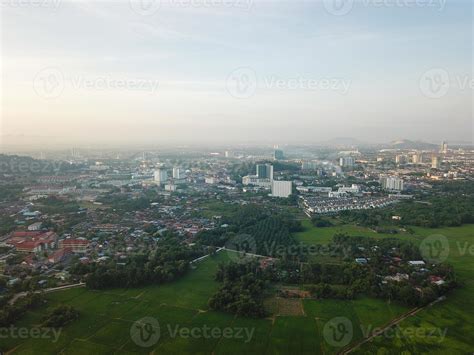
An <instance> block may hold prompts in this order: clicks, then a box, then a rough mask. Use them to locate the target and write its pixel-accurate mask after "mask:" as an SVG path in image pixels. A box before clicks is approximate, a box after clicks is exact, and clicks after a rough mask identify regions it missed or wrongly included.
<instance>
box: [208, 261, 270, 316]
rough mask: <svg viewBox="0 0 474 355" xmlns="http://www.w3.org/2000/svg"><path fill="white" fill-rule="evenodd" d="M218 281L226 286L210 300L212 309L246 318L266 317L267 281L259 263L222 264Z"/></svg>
mask: <svg viewBox="0 0 474 355" xmlns="http://www.w3.org/2000/svg"><path fill="white" fill-rule="evenodd" d="M216 280H217V281H220V282H223V283H224V285H223V286H222V287H221V288H220V289H219V290H218V291H217V293H216V294H214V295H213V296H212V297H211V299H210V300H209V307H210V308H211V309H213V310H219V311H223V312H229V313H233V314H237V315H239V316H246V317H255V318H258V317H264V316H265V310H264V306H263V297H264V296H263V295H264V290H265V281H264V280H263V278H262V275H261V272H260V269H259V266H258V263H257V262H249V263H244V264H240V263H229V264H220V265H219V268H218V271H217V274H216Z"/></svg>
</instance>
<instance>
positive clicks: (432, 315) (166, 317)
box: [0, 222, 474, 354]
mask: <svg viewBox="0 0 474 355" xmlns="http://www.w3.org/2000/svg"><path fill="white" fill-rule="evenodd" d="M305 226H306V227H307V228H308V229H307V230H305V231H304V232H302V233H299V234H298V236H297V237H298V239H299V240H304V241H307V242H308V243H316V240H317V241H318V242H320V243H327V242H328V241H329V240H330V237H332V234H334V232H335V231H336V230H338V229H341V228H343V229H344V230H346V232H347V233H349V234H352V235H369V236H372V235H373V236H379V237H384V236H383V235H380V234H375V233H373V232H370V233H369V232H367V231H366V230H365V231H364V230H363V229H362V230H360V229H359V228H358V227H351V226H338V227H331V228H318V229H315V228H310V227H309V224H308V223H307V222H305ZM414 229H415V234H414V235H406V236H405V235H396V236H397V237H402V238H410V239H413V240H414V241H416V242H420V241H421V240H422V239H423V237H424V236H427V235H430V234H434V233H437V234H443V235H445V236H447V237H448V239H449V241H450V246H451V253H450V257H449V261H450V262H452V263H453V264H454V265H455V268H456V271H457V273H458V275H459V277H460V278H461V280H462V281H464V282H465V284H466V285H465V287H464V288H463V289H460V290H456V291H455V292H453V293H452V294H450V295H449V296H448V299H447V300H446V301H444V302H442V303H439V304H437V305H435V306H433V307H432V308H430V309H427V310H425V311H422V312H420V313H419V314H417V316H415V317H413V318H410V319H408V320H406V321H404V322H403V323H402V326H403V327H405V328H413V327H422V328H423V327H425V328H428V327H431V328H432V327H447V328H448V331H447V334H446V338H445V340H444V341H443V342H442V343H439V342H436V339H434V338H429V339H427V338H426V337H425V338H422V337H416V336H415V337H407V338H403V339H397V338H394V339H386V338H380V339H375V340H374V341H373V342H372V343H368V344H366V345H363V346H362V347H361V348H359V349H357V350H356V352H357V353H360V354H366V353H377V352H379V353H381V354H383V353H394V354H395V353H397V354H398V353H402V352H403V351H405V352H406V353H423V352H430V353H450V354H453V353H454V354H456V353H459V354H462V353H466V352H468V351H470V352H472V350H473V344H474V341H473V340H472V334H473V331H474V329H473V328H474V321H473V320H474V316H473V312H474V289H473V286H474V284H473V283H472V270H473V267H474V264H473V257H474V256H473V255H469V254H467V255H466V254H463V253H462V248H463V247H464V244H463V243H465V242H467V243H472V242H473V241H474V236H473V234H474V233H473V231H474V228H473V226H463V227H460V228H444V229H436V230H429V229H423V228H414ZM322 230H324V231H323V232H322V233H321V231H322ZM331 230H332V231H331ZM457 242H459V243H460V244H457ZM227 259H228V256H227V255H226V254H225V253H219V254H218V255H217V256H216V257H214V258H211V259H205V260H204V261H203V262H201V263H200V264H199V265H198V267H197V269H196V270H192V271H191V272H189V273H188V274H187V275H186V276H185V277H183V278H182V279H180V280H178V281H176V282H173V283H170V284H165V285H160V286H152V287H151V286H150V287H145V288H139V289H114V290H107V291H91V290H86V289H70V290H67V291H62V292H57V293H51V294H48V295H47V299H48V303H47V305H45V306H44V307H43V308H41V309H38V310H36V311H34V312H28V313H27V314H26V316H25V317H24V318H23V319H22V320H21V321H20V322H19V323H18V324H17V326H18V327H27V328H32V327H34V326H35V325H39V324H40V322H41V318H42V316H43V315H44V314H45V313H46V312H48V310H51V309H52V308H54V307H56V306H57V305H59V304H61V303H65V304H70V305H73V306H74V307H75V308H76V309H78V310H79V311H80V313H81V315H80V318H79V319H78V320H77V321H75V322H73V323H71V324H69V325H67V326H66V327H65V328H64V329H62V332H61V334H60V336H59V339H58V340H57V341H56V342H54V341H52V340H51V339H33V338H29V339H24V340H20V339H12V338H8V337H7V338H4V337H2V338H0V349H1V350H4V351H5V350H11V351H12V353H17V354H30V353H31V354H55V353H56V354H58V353H63V354H69V353H72V354H113V353H116V354H129V353H150V352H154V353H156V354H185V353H192V354H242V353H248V354H318V353H323V354H333V353H336V352H337V351H338V350H339V349H340V348H339V347H336V346H332V345H331V344H330V343H328V341H327V337H325V336H324V335H325V334H326V333H325V331H326V330H327V329H326V328H327V327H325V326H327V324H328V321H329V320H331V319H333V318H334V317H344V318H345V319H347V320H348V321H349V322H350V324H351V326H352V328H353V332H352V334H353V335H352V336H351V339H350V340H352V341H353V342H354V341H356V340H358V339H361V338H362V336H363V334H364V330H365V329H367V328H368V327H378V326H382V325H385V324H387V323H388V322H389V321H390V320H391V319H393V318H396V317H397V316H399V315H400V314H403V313H405V312H406V311H407V310H408V309H407V308H406V307H403V306H400V305H397V304H394V303H391V304H389V303H387V302H385V301H382V300H376V299H369V298H359V299H356V300H353V301H337V300H324V301H315V300H304V301H301V303H299V304H295V305H293V304H292V305H285V304H280V303H279V304H277V305H276V306H277V307H278V309H280V310H281V311H279V312H275V313H277V314H278V313H280V314H281V315H279V316H274V317H272V318H269V319H246V318H240V317H235V316H233V315H229V314H224V313H220V312H214V311H209V310H208V307H207V302H208V299H209V298H210V297H211V296H212V294H213V293H214V292H215V291H216V290H217V288H218V287H219V284H218V283H217V282H215V281H214V280H213V279H214V274H215V271H216V268H217V264H218V263H219V262H221V261H225V260H227ZM298 305H301V306H302V311H301V313H299V312H298V315H296V314H295V315H292V314H293V313H294V312H295V311H294V310H295V309H297V306H298ZM295 306H296V307H295ZM288 314H290V315H288ZM143 317H153V318H156V319H157V320H158V321H159V325H160V338H159V340H158V341H157V342H156V343H154V344H153V345H152V346H150V347H144V346H139V345H137V344H136V343H135V342H134V341H133V340H132V337H131V335H130V329H131V327H132V325H133V324H134V322H135V321H137V320H139V319H141V318H143ZM205 327H210V328H216V329H217V331H220V334H217V335H215V336H212V337H208V338H205V337H203V336H190V335H189V334H188V336H185V335H183V334H181V335H180V334H176V333H175V330H176V329H178V330H180V329H191V330H192V329H198V330H199V329H201V330H202V329H204V328H205ZM224 329H230V330H231V331H234V332H235V331H236V330H238V329H245V330H246V331H247V332H249V333H251V337H245V336H244V337H240V336H237V335H236V336H229V334H227V335H224V333H223V332H222V330H224ZM232 334H236V333H232ZM232 334H231V335H232ZM389 349H391V350H389ZM448 349H455V351H448Z"/></svg>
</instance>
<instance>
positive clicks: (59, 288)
mask: <svg viewBox="0 0 474 355" xmlns="http://www.w3.org/2000/svg"><path fill="white" fill-rule="evenodd" d="M85 286H86V284H85V283H84V282H80V283H78V284H72V285H65V286H59V287H52V288H47V289H45V290H38V291H35V293H41V292H44V293H50V292H55V291H62V290H67V289H69V288H75V287H85ZM27 294H28V292H20V293H17V294H15V295H14V296H13V298H12V299H11V300H10V301H8V304H9V305H12V304H14V303H15V302H16V301H17V300H18V299H19V298H21V297H25V296H26V295H27Z"/></svg>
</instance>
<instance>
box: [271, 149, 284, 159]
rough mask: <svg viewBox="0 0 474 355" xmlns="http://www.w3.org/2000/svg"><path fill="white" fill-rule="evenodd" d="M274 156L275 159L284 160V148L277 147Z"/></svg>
mask: <svg viewBox="0 0 474 355" xmlns="http://www.w3.org/2000/svg"><path fill="white" fill-rule="evenodd" d="M273 158H274V159H275V160H282V159H284V158H285V155H284V154H283V150H281V149H275V152H274V153H273Z"/></svg>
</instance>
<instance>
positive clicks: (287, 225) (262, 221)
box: [197, 205, 302, 257]
mask: <svg viewBox="0 0 474 355" xmlns="http://www.w3.org/2000/svg"><path fill="white" fill-rule="evenodd" d="M225 223H226V224H228V227H227V228H217V229H214V230H210V231H202V232H200V233H199V234H198V235H197V240H198V241H199V242H200V243H202V244H204V245H212V246H218V247H221V246H224V245H226V244H227V245H228V244H231V245H232V244H233V241H235V243H239V241H238V240H239V237H240V236H242V235H245V236H248V237H247V238H246V241H247V242H249V243H250V244H251V245H250V246H249V247H250V249H251V250H248V251H251V252H253V253H257V254H261V255H268V256H279V257H285V254H290V253H288V251H289V250H290V249H291V247H292V246H295V245H296V244H297V243H296V241H295V239H294V238H293V236H292V233H294V232H298V231H301V230H302V226H301V223H300V222H299V221H297V220H296V219H294V218H293V217H292V216H290V215H283V214H273V215H272V214H271V213H270V212H268V211H266V210H265V209H264V208H263V207H261V206H256V205H248V206H244V207H242V208H241V209H239V210H238V211H237V212H236V213H235V214H234V215H233V216H232V217H230V218H228V219H226V220H225ZM291 254H292V255H291V256H292V257H298V255H294V253H291ZM286 256H288V257H289V256H290V255H286Z"/></svg>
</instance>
